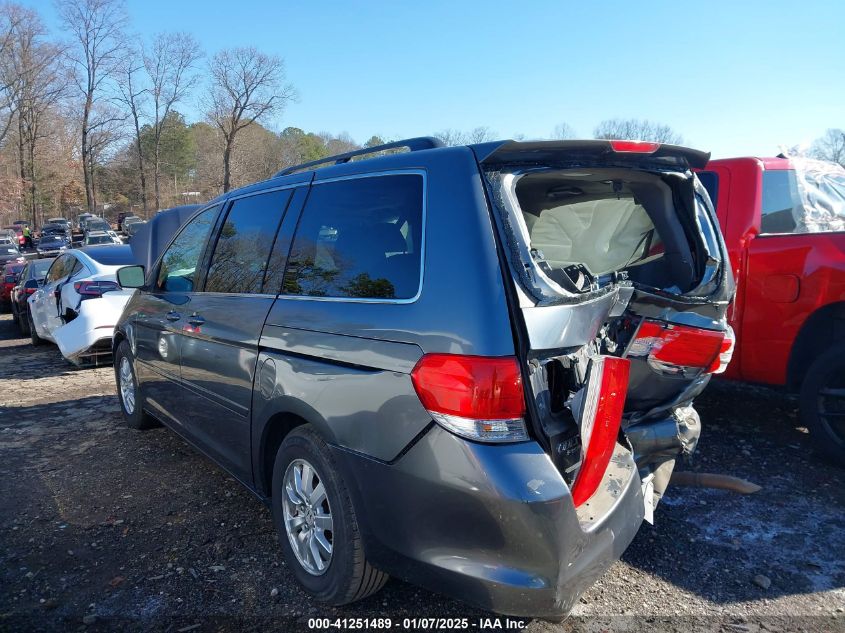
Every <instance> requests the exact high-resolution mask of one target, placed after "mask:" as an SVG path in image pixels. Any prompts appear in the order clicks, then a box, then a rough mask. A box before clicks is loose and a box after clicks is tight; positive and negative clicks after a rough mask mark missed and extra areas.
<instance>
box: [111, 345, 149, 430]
mask: <svg viewBox="0 0 845 633" xmlns="http://www.w3.org/2000/svg"><path fill="white" fill-rule="evenodd" d="M114 378H115V382H116V383H117V399H118V400H119V401H120V410H121V412H122V413H123V419H124V420H125V421H126V424H127V426H129V427H131V428H133V429H138V430H139V431H142V430H145V429H151V428H153V427H156V426H158V421H157V420H156V419H155V418H153V417H152V416H150V415H149V414H147V413H145V412H144V407H143V403H142V401H141V385H139V384H138V377H137V375H136V374H135V359H134V358H133V357H132V348H131V347H130V346H129V342H128V341H121V342H120V345H118V347H117V354H115V357H114Z"/></svg>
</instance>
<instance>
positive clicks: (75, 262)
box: [68, 257, 82, 275]
mask: <svg viewBox="0 0 845 633" xmlns="http://www.w3.org/2000/svg"><path fill="white" fill-rule="evenodd" d="M72 259H73V269H72V270H71V271H70V272H69V273H68V274H69V275H75V274H76V273H78V272H79V271H80V270H82V262H81V261H79V260H78V259H76V258H75V257H74V258H72Z"/></svg>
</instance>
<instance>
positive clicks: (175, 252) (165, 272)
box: [134, 205, 220, 424]
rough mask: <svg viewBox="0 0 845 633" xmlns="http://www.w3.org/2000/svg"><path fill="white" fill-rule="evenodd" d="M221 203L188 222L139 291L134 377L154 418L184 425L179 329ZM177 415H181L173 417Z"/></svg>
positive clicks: (183, 322) (181, 325)
mask: <svg viewBox="0 0 845 633" xmlns="http://www.w3.org/2000/svg"><path fill="white" fill-rule="evenodd" d="M219 211H220V205H216V206H214V207H210V208H208V209H205V210H203V211H201V212H200V213H199V214H197V215H196V216H194V217H193V218H192V219H191V220H189V221H188V222H187V223H186V224H185V226H184V227H183V228H182V229H181V231H180V232H179V234H178V235H177V236H176V238H175V239H174V240H173V242H171V244H170V246H168V247H167V249H166V250H165V252H164V254H163V255H162V257H161V262H160V263H159V266H158V269H157V271H154V281H153V282H152V288H151V289H150V290H149V291H144V292H141V293H139V295H138V298H137V302H138V303H137V310H136V317H135V321H134V325H135V344H136V351H135V355H136V358H137V362H136V371H137V372H138V379H139V380H140V381H141V383H142V384H143V385H144V397H145V400H146V403H147V405H148V406H150V407H151V408H152V409H153V410H154V411H155V413H156V414H158V415H163V416H165V417H167V418H168V419H169V420H171V421H173V422H176V423H178V424H182V423H183V416H182V414H181V412H184V411H186V410H185V408H184V407H181V406H179V405H180V401H179V397H180V386H179V382H180V379H181V377H180V369H179V353H180V352H179V344H180V341H179V330H180V328H181V327H183V326H184V325H185V323H186V321H185V320H184V319H183V318H182V317H183V314H185V313H186V311H187V310H188V309H189V305H188V304H189V303H190V298H191V295H192V294H193V290H194V286H195V284H196V277H197V266H198V265H199V262H200V261H201V260H202V257H203V254H204V252H205V249H206V245H207V242H208V237H209V235H210V234H211V229H212V228H213V226H214V224H215V222H216V220H217V214H218V212H219ZM177 412H179V413H177Z"/></svg>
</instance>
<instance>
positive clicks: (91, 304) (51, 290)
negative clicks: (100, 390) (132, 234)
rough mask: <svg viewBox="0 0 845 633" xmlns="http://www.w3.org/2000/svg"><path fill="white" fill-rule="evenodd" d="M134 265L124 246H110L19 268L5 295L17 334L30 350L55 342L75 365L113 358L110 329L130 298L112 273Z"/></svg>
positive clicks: (63, 255) (78, 251)
mask: <svg viewBox="0 0 845 633" xmlns="http://www.w3.org/2000/svg"><path fill="white" fill-rule="evenodd" d="M133 261H134V259H133V256H132V253H131V251H130V248H129V247H128V246H125V245H117V244H110V245H108V246H89V247H84V248H79V249H70V250H66V251H65V252H63V253H62V254H60V255H59V256H58V257H55V258H50V259H34V260H31V261H29V262H28V263H26V264H20V269H19V270H18V271H16V272H17V275H16V277H14V278H13V281H14V283H12V284H10V286H11V287H10V288H9V296H10V301H11V306H10V307H11V311H12V316H13V318H14V320H15V322H16V323H17V324H18V327H19V328H20V330H21V333H23V334H28V335H29V336H30V338H31V340H32V344H33V345H40V344H41V343H42V342H44V341H49V342H52V343H55V344H56V345H57V346H58V347H59V350H60V351H61V353H62V355H63V356H64V357H65V358H67V359H68V360H69V361H71V362H73V363H75V364H90V363H94V364H96V363H98V362H99V361H100V360H102V359H103V358H109V357H111V341H112V333H113V331H114V326H115V323H116V322H117V318H118V317H119V316H120V313H121V312H122V310H123V307H124V305H125V304H126V302H127V300H128V298H129V296H130V295H131V294H132V291H128V290H123V289H121V288H120V287H119V286H118V284H117V282H116V279H115V271H116V270H117V269H118V268H120V267H121V266H124V265H127V264H131V263H132V262H133ZM5 292H6V291H5V289H4V296H5Z"/></svg>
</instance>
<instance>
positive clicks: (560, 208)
mask: <svg viewBox="0 0 845 633" xmlns="http://www.w3.org/2000/svg"><path fill="white" fill-rule="evenodd" d="M516 195H517V199H518V200H519V205H520V209H521V211H522V218H523V220H524V222H525V226H526V229H527V232H528V238H529V240H530V247H531V249H532V255H533V256H534V258H535V259H536V260H537V261H538V262H545V264H547V265H548V268H549V269H551V271H556V270H562V269H566V268H568V267H572V266H583V267H586V269H587V270H588V271H589V273H591V274H592V275H593V276H595V277H600V276H602V275H606V274H608V273H612V272H614V271H621V270H625V271H627V274H628V278H629V279H631V280H632V281H634V282H636V283H640V284H642V285H646V286H651V287H655V288H670V287H675V288H677V289H679V290H681V291H686V290H688V289H689V288H691V287H692V286H693V285H694V282H695V281H696V275H695V270H694V266H693V261H694V258H693V254H692V252H691V249H690V246H689V243H688V241H687V238H686V236H685V235H684V233H683V231H682V230H681V229H680V227H679V225H678V222H677V219H676V218H675V217H674V216H675V215H676V214H677V210H676V208H675V198H676V192H673V188H672V187H670V185H669V184H668V183H667V181H666V180H665V179H664V178H663V177H661V176H659V175H657V174H654V173H649V172H644V171H635V170H631V169H603V168H595V169H592V168H591V169H570V170H542V171H536V172H531V173H528V174H526V175H524V176H522V177H521V178H519V180H518V181H517V184H516ZM550 276H551V277H552V278H553V279H554V278H555V276H554V274H552V275H550Z"/></svg>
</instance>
